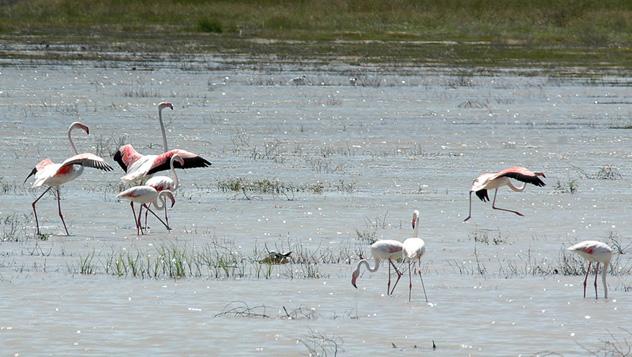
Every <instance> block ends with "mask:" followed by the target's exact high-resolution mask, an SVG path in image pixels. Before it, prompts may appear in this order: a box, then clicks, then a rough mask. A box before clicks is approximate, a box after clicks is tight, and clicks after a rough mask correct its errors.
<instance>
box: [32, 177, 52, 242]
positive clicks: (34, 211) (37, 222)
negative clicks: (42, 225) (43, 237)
mask: <svg viewBox="0 0 632 357" xmlns="http://www.w3.org/2000/svg"><path fill="white" fill-rule="evenodd" d="M51 188H52V186H49V187H48V188H47V189H46V191H44V192H43V193H42V194H41V195H39V197H38V198H37V199H36V200H35V201H33V203H32V204H31V206H32V207H33V214H35V225H36V226H37V235H40V229H39V221H38V220H37V210H36V209H35V204H36V203H37V201H39V200H40V198H42V197H44V195H45V194H46V192H48V191H50V189H51Z"/></svg>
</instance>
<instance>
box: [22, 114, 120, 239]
mask: <svg viewBox="0 0 632 357" xmlns="http://www.w3.org/2000/svg"><path fill="white" fill-rule="evenodd" d="M74 129H81V130H83V131H85V132H86V134H88V135H89V134H90V129H89V128H88V126H87V125H85V124H83V123H80V122H74V123H72V124H70V126H69V127H68V141H70V147H71V148H72V151H73V152H74V153H75V155H74V156H71V157H69V158H68V159H66V160H65V161H64V162H62V163H61V164H55V163H53V162H52V161H51V160H50V159H44V160H42V161H40V162H39V163H38V164H37V165H36V166H35V168H34V169H33V170H32V171H31V173H30V174H29V175H28V176H27V177H26V179H25V180H24V182H26V181H27V180H28V179H29V178H30V177H31V176H33V175H35V182H33V186H32V187H40V186H44V185H46V186H48V188H47V189H46V191H44V192H43V193H42V194H41V195H40V196H39V197H37V199H36V200H35V201H33V203H32V204H31V206H32V207H33V213H34V215H35V225H36V226H37V234H38V235H40V234H41V233H40V229H39V220H38V219H37V210H36V209H35V205H36V204H37V201H39V200H40V198H42V197H43V196H44V195H45V194H46V192H48V191H50V189H51V188H53V187H54V188H55V189H56V190H57V209H58V211H59V218H61V222H62V223H63V224H64V230H65V231H66V235H70V234H69V233H68V228H67V227H66V222H65V221H64V216H63V214H62V213H61V202H60V200H61V198H60V194H59V186H61V185H63V184H65V183H66V182H70V181H72V180H74V179H76V178H77V177H79V176H80V175H81V173H83V167H84V166H87V167H93V168H95V169H99V170H104V171H111V170H112V167H111V166H110V165H108V164H107V163H106V162H105V160H103V159H102V158H100V157H99V156H96V155H94V154H90V153H84V154H79V153H78V152H77V148H76V147H75V143H74V142H73V141H72V136H71V135H70V133H71V132H72V131H73V130H74Z"/></svg>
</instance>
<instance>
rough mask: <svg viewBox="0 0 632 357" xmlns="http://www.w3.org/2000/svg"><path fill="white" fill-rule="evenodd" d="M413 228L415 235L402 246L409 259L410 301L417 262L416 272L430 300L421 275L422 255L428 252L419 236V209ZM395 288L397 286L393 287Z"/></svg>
mask: <svg viewBox="0 0 632 357" xmlns="http://www.w3.org/2000/svg"><path fill="white" fill-rule="evenodd" d="M412 224H413V230H414V235H413V237H412V238H408V239H406V240H405V241H404V243H403V248H402V256H403V258H404V260H407V261H408V280H409V283H408V301H410V299H411V295H412V291H413V278H412V269H413V268H414V267H415V263H417V269H416V271H415V272H416V273H417V274H419V279H420V280H421V287H422V288H423V289H424V296H425V297H426V302H428V295H426V287H425V286H424V279H423V278H422V277H421V257H423V255H424V253H425V252H426V243H425V242H424V241H423V239H421V238H419V211H417V210H414V211H413V221H412ZM393 290H395V288H393Z"/></svg>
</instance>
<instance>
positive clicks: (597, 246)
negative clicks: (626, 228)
mask: <svg viewBox="0 0 632 357" xmlns="http://www.w3.org/2000/svg"><path fill="white" fill-rule="evenodd" d="M568 250H570V251H572V252H575V253H577V254H579V255H580V256H581V257H582V258H584V259H586V260H588V268H587V269H586V276H585V277H584V298H585V297H586V281H587V280H588V274H589V273H590V265H591V264H592V262H597V264H596V266H595V299H599V295H598V294H597V275H598V273H599V263H603V268H602V269H601V281H602V283H603V291H604V298H605V299H607V298H608V285H606V274H608V266H609V265H610V259H611V258H612V248H610V246H608V245H607V244H606V243H603V242H599V241H596V240H585V241H583V242H579V243H577V244H575V245H573V246H571V247H568Z"/></svg>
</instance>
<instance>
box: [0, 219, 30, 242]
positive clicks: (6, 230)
mask: <svg viewBox="0 0 632 357" xmlns="http://www.w3.org/2000/svg"><path fill="white" fill-rule="evenodd" d="M30 223H31V216H30V215H26V214H17V213H13V214H9V215H6V216H4V217H0V224H2V230H1V236H0V241H2V242H22V241H25V240H27V239H28V235H27V233H26V229H27V228H26V227H27V226H28V225H29V224H30Z"/></svg>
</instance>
